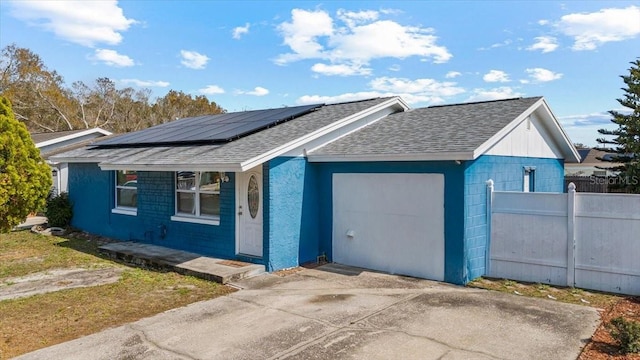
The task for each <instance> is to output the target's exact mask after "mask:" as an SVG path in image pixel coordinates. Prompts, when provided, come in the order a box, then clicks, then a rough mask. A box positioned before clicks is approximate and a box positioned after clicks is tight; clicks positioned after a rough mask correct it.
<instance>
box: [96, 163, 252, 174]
mask: <svg viewBox="0 0 640 360" xmlns="http://www.w3.org/2000/svg"><path fill="white" fill-rule="evenodd" d="M98 166H100V169H102V170H107V171H108V170H132V171H133V170H135V171H165V172H174V171H225V172H242V171H243V170H242V166H241V164H237V163H208V164H207V163H200V164H197V163H196V164H189V165H176V164H112V163H108V162H101V163H99V164H98Z"/></svg>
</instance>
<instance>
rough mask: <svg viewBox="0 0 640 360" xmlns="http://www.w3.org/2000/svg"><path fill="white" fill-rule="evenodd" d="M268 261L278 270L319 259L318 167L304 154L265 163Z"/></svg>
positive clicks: (269, 266)
mask: <svg viewBox="0 0 640 360" xmlns="http://www.w3.org/2000/svg"><path fill="white" fill-rule="evenodd" d="M263 173H264V174H265V175H264V184H268V186H265V190H264V197H265V207H264V209H265V213H264V218H265V227H264V234H266V236H265V238H266V241H265V244H264V245H265V251H264V254H265V261H266V262H267V270H268V271H274V270H279V269H285V268H290V267H295V266H298V265H299V264H304V263H306V262H310V261H315V259H316V256H317V255H318V238H319V237H318V206H317V204H318V194H319V191H320V190H319V189H318V188H317V187H316V174H315V169H314V168H313V166H311V165H310V164H309V163H308V162H307V160H306V158H303V157H279V158H276V159H273V160H271V161H269V163H268V164H265V165H263Z"/></svg>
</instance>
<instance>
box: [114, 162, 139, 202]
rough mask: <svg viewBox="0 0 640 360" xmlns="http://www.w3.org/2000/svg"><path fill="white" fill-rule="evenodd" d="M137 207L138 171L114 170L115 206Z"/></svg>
mask: <svg viewBox="0 0 640 360" xmlns="http://www.w3.org/2000/svg"><path fill="white" fill-rule="evenodd" d="M137 207H138V173H137V172H136V171H131V170H117V171H116V208H125V209H136V208H137Z"/></svg>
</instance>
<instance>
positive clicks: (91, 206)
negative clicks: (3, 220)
mask: <svg viewBox="0 0 640 360" xmlns="http://www.w3.org/2000/svg"><path fill="white" fill-rule="evenodd" d="M227 175H228V176H229V182H227V183H223V184H222V189H221V192H220V225H203V224H194V223H186V222H178V221H171V216H172V215H174V214H175V190H174V189H175V179H174V176H175V175H174V173H173V172H146V171H140V172H138V212H137V215H136V216H132V215H123V214H114V213H112V212H111V210H112V209H113V208H114V207H115V195H114V194H115V173H114V172H113V171H102V170H100V168H99V167H98V165H97V164H69V198H70V199H71V201H72V203H73V211H74V216H73V220H72V222H71V224H72V225H73V226H74V227H77V228H80V229H82V230H85V231H88V232H91V233H94V234H99V235H102V236H106V237H111V238H115V239H118V240H134V241H140V242H144V243H149V244H154V245H160V246H166V247H170V248H174V249H180V250H186V251H192V252H196V253H199V254H203V255H210V256H217V257H224V258H234V257H235V219H236V218H235V176H234V174H232V173H228V174H227ZM163 227H164V228H165V229H166V232H165V236H164V237H162V236H161V229H162V228H163Z"/></svg>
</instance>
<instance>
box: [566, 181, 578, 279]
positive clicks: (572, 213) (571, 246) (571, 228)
mask: <svg viewBox="0 0 640 360" xmlns="http://www.w3.org/2000/svg"><path fill="white" fill-rule="evenodd" d="M567 201H568V203H567V286H571V287H574V286H575V285H576V254H575V253H576V236H575V229H576V227H575V225H576V185H575V184H574V183H570V184H569V187H568V191H567Z"/></svg>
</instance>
